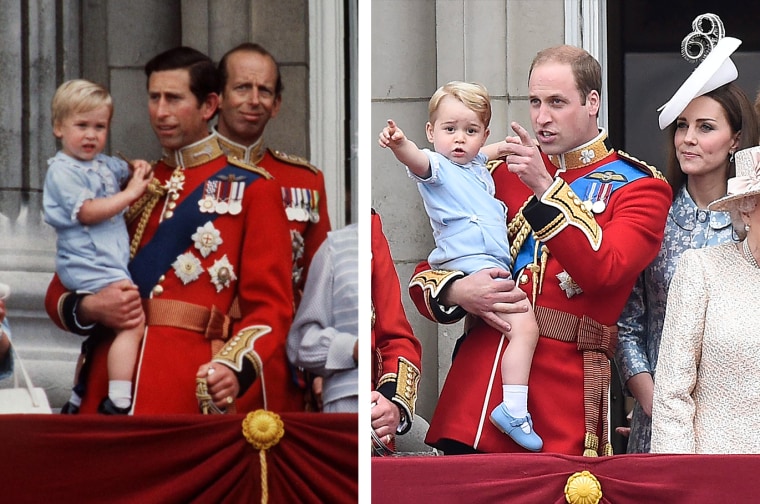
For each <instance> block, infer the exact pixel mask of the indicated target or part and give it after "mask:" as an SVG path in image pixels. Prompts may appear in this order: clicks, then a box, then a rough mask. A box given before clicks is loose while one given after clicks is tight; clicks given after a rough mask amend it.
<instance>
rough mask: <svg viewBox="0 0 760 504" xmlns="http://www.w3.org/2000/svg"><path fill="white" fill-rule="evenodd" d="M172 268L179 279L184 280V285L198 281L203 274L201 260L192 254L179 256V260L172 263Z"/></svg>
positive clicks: (187, 253)
mask: <svg viewBox="0 0 760 504" xmlns="http://www.w3.org/2000/svg"><path fill="white" fill-rule="evenodd" d="M172 268H174V273H175V274H176V275H177V278H179V279H180V280H182V283H183V284H184V285H187V284H189V283H190V282H192V281H194V280H197V279H198V277H199V276H201V274H202V273H203V268H202V267H201V261H200V259H198V258H197V257H195V256H194V255H193V254H192V252H185V253H184V254H182V255H179V256H177V260H176V261H174V262H173V263H172Z"/></svg>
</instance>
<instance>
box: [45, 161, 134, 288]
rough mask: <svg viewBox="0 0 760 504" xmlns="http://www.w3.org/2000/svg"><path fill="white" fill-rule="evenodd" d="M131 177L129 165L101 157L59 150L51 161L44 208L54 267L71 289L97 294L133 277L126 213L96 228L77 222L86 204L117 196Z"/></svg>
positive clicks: (46, 177) (97, 225)
mask: <svg viewBox="0 0 760 504" xmlns="http://www.w3.org/2000/svg"><path fill="white" fill-rule="evenodd" d="M128 177H129V168H128V167H127V163H126V162H124V161H122V160H120V159H117V158H113V157H110V156H105V155H103V154H98V155H97V156H95V159H93V160H92V161H79V160H77V159H74V158H72V157H71V156H68V155H66V154H64V153H63V152H61V151H59V152H58V153H57V154H56V155H55V157H52V158H50V159H49V160H48V171H47V175H46V176H45V187H44V192H43V196H42V205H43V210H44V212H45V222H47V223H48V224H50V225H51V226H53V227H54V228H55V231H56V235H57V240H56V258H55V268H56V272H57V273H58V276H59V277H60V279H61V281H62V282H63V284H64V285H65V286H66V288H67V289H69V290H83V291H89V292H97V291H99V290H100V289H102V288H103V287H105V286H107V285H109V284H112V283H114V282H116V281H118V280H123V279H129V278H130V277H129V271H128V270H127V263H128V262H129V234H128V233H127V226H126V223H125V222H124V216H123V212H122V213H120V214H118V215H115V216H114V217H111V218H110V219H106V220H105V221H103V222H100V223H98V224H95V225H92V226H85V225H83V224H82V223H80V222H79V220H78V219H77V215H78V214H79V210H80V209H81V208H82V204H83V203H84V202H85V200H88V199H93V198H103V197H107V196H111V195H113V194H116V193H117V192H119V191H120V190H121V184H122V183H123V182H124V181H125V180H127V178H128Z"/></svg>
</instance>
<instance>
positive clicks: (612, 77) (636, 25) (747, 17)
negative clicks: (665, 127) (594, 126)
mask: <svg viewBox="0 0 760 504" xmlns="http://www.w3.org/2000/svg"><path fill="white" fill-rule="evenodd" d="M707 12H710V13H713V14H717V15H718V16H720V18H721V19H722V20H723V25H724V27H725V30H726V35H727V36H730V37H735V38H738V39H740V40H741V41H742V45H741V46H739V49H738V50H737V51H736V53H734V55H733V56H732V60H733V61H734V63H735V64H736V66H737V68H738V69H739V79H738V80H737V83H738V84H739V85H740V86H741V87H742V88H743V89H744V91H745V92H746V93H747V96H749V97H750V100H753V101H754V99H755V95H756V93H757V91H758V88H760V30H758V28H757V20H758V19H760V2H747V1H746V0H744V1H743V0H723V1H722V2H715V1H709V2H708V1H705V0H668V1H662V0H625V1H624V2H621V1H619V0H607V14H608V17H607V33H608V34H607V39H608V40H607V42H608V55H609V57H608V62H607V71H608V79H609V100H610V101H609V102H608V103H609V104H610V107H609V129H610V137H611V139H612V141H613V145H615V146H618V147H619V148H620V149H622V150H624V151H626V152H628V153H630V154H632V155H633V156H635V157H637V158H639V159H642V160H645V161H646V162H647V163H649V164H651V165H653V166H655V167H657V168H659V169H660V170H661V171H662V170H664V169H665V155H666V152H667V144H668V142H669V141H670V139H668V138H667V137H666V134H665V132H662V131H660V129H659V127H658V125H657V116H658V112H657V109H658V108H659V107H660V106H661V105H663V104H664V103H666V102H667V101H668V100H669V99H670V97H671V96H672V95H673V93H674V92H675V91H676V90H677V89H678V87H679V86H680V85H681V84H682V83H683V81H684V80H685V79H686V77H688V76H689V74H691V72H692V71H693V70H694V68H695V66H694V65H692V64H690V63H688V62H687V61H686V60H684V59H683V58H682V57H681V55H680V50H681V40H682V39H683V38H684V37H685V36H686V35H687V34H688V33H689V32H691V31H692V26H691V23H692V21H693V20H694V19H695V18H696V17H697V16H698V15H700V14H704V13H707Z"/></svg>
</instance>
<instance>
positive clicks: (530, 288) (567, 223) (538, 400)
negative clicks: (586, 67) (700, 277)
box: [410, 132, 672, 456]
mask: <svg viewBox="0 0 760 504" xmlns="http://www.w3.org/2000/svg"><path fill="white" fill-rule="evenodd" d="M605 140H606V134H605V133H604V132H602V133H601V134H600V135H599V136H598V137H597V138H596V139H594V140H593V141H592V142H590V143H589V144H586V145H584V146H581V147H579V148H578V149H577V150H575V151H573V152H570V153H567V154H564V155H562V156H551V157H548V156H544V162H545V165H546V167H547V169H548V171H549V174H550V175H552V176H554V177H555V180H554V183H553V184H552V185H551V186H550V188H549V189H548V190H547V191H546V192H545V193H544V195H542V197H541V200H540V201H539V200H537V199H536V198H535V197H534V195H533V193H532V191H530V190H529V189H528V188H527V187H526V186H525V185H524V184H523V183H522V182H520V180H519V179H518V178H517V176H516V175H514V174H512V173H510V172H509V170H508V169H507V168H506V165H505V164H504V162H503V161H498V162H497V163H496V167H495V169H494V170H493V177H494V181H495V183H496V197H497V198H499V199H501V200H502V201H504V202H505V203H506V205H507V207H508V219H509V221H510V226H509V230H510V240H511V242H512V243H513V244H514V243H515V242H516V241H517V242H518V245H519V244H520V243H521V242H522V240H523V239H524V238H528V239H526V240H525V242H524V245H523V247H522V249H521V255H518V258H517V260H516V268H515V271H516V272H517V273H516V274H515V278H516V280H517V281H518V284H519V286H520V287H521V288H522V289H523V290H524V291H525V292H526V293H527V295H528V299H530V300H531V301H532V303H533V306H534V310H535V312H536V318H537V320H538V323H539V329H540V335H541V337H540V338H539V342H538V345H537V347H536V351H535V354H534V357H533V364H532V368H531V374H530V379H529V382H528V385H529V390H530V392H529V395H528V410H529V411H530V413H531V416H532V418H533V424H534V427H535V430H536V433H538V434H539V435H540V436H541V437H542V438H543V441H544V448H543V451H545V452H559V453H566V454H570V455H581V454H586V455H592V456H595V455H596V454H597V452H599V453H602V454H609V453H611V446H610V445H609V444H608V440H607V426H606V410H607V386H608V384H609V373H610V371H609V357H611V355H612V353H613V352H614V346H615V344H616V337H617V326H616V323H617V320H618V317H619V316H620V313H621V311H622V309H623V306H624V305H625V302H626V300H627V298H628V294H629V293H630V291H631V289H632V287H633V284H634V282H635V280H636V277H637V276H638V274H639V273H640V272H641V271H642V270H643V269H644V268H645V267H646V266H647V265H648V264H649V263H650V262H651V261H652V260H653V259H654V257H655V256H656V254H657V251H658V250H659V247H660V243H661V241H662V236H663V230H664V225H665V219H666V217H667V213H668V208H669V207H670V203H671V200H672V198H671V190H670V186H669V185H668V184H667V183H666V182H665V181H664V180H663V179H662V176H661V175H660V174H659V172H657V171H656V170H655V169H653V168H651V167H648V166H647V165H645V164H643V163H641V162H639V161H638V160H635V159H633V158H630V157H629V156H627V155H624V154H622V153H616V152H614V151H612V150H610V149H609V148H608V147H607V146H606V145H605ZM570 184H573V185H572V187H571V185H570ZM584 184H585V189H582V192H581V190H578V189H574V188H576V187H578V186H579V185H580V186H584ZM526 202H527V203H526ZM523 205H525V206H523ZM521 257H522V258H521ZM526 258H527V260H526ZM427 268H428V266H427V265H426V264H422V265H420V266H418V268H417V272H418V273H417V274H416V275H415V277H414V278H413V279H412V283H411V285H410V293H411V295H412V298H413V300H414V302H415V304H416V305H417V307H418V309H419V310H420V312H421V313H423V314H424V315H426V316H427V317H428V318H431V319H432V320H436V321H438V322H444V323H450V322H454V321H456V320H457V319H459V318H461V317H462V316H463V315H464V313H463V310H461V308H458V307H456V308H455V309H453V310H452V309H451V308H445V307H443V306H442V305H441V304H439V303H438V300H437V298H438V295H439V294H440V292H441V289H443V288H444V287H445V286H446V285H447V284H448V282H450V281H452V280H454V279H456V278H460V277H461V276H462V273H460V272H431V271H425V270H427ZM471 322H473V324H472V325H471V326H470V329H469V332H468V333H467V334H466V336H465V337H464V338H463V340H462V341H461V342H460V343H461V344H460V345H459V348H458V351H457V353H456V356H455V359H454V360H453V362H452V366H451V370H450V371H449V373H448V376H447V378H446V383H445V384H444V387H443V390H442V392H441V395H440V398H439V401H438V406H437V408H436V411H435V413H434V416H433V419H432V421H431V426H430V430H429V431H428V435H427V439H426V441H427V442H428V443H429V444H432V445H434V446H438V447H443V446H445V444H446V440H454V441H457V442H459V443H463V444H464V445H467V446H470V447H473V448H474V449H476V450H478V451H482V452H516V451H524V450H523V449H522V448H520V447H519V446H517V445H516V444H515V443H514V442H513V441H512V440H511V439H510V438H509V437H508V436H506V435H504V434H502V433H501V432H499V431H498V430H497V429H496V428H495V427H494V426H493V425H492V424H491V423H490V421H489V419H488V414H489V413H490V412H491V411H492V410H493V409H494V407H496V405H498V403H499V401H501V396H502V391H501V377H500V372H499V363H500V361H501V354H502V353H503V351H504V348H505V347H506V345H507V344H508V340H507V339H506V338H505V337H504V336H502V335H500V334H499V333H498V332H497V331H496V330H495V329H493V328H491V327H490V326H488V325H487V324H485V323H484V322H483V321H482V320H479V319H478V320H476V321H471Z"/></svg>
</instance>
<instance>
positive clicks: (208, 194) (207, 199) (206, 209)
mask: <svg viewBox="0 0 760 504" xmlns="http://www.w3.org/2000/svg"><path fill="white" fill-rule="evenodd" d="M218 191H219V182H218V181H217V180H207V181H206V184H205V185H204V186H203V197H202V198H201V199H200V201H198V207H200V211H201V212H202V213H214V212H216V203H217V199H218Z"/></svg>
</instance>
